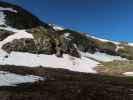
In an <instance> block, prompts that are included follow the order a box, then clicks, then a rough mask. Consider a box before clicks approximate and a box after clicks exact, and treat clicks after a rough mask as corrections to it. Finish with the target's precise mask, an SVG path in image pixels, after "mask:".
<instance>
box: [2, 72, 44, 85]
mask: <svg viewBox="0 0 133 100" xmlns="http://www.w3.org/2000/svg"><path fill="white" fill-rule="evenodd" d="M38 80H43V78H42V77H39V76H34V75H25V76H24V75H18V74H14V73H9V72H5V71H0V86H15V85H16V84H20V83H32V82H35V81H38Z"/></svg>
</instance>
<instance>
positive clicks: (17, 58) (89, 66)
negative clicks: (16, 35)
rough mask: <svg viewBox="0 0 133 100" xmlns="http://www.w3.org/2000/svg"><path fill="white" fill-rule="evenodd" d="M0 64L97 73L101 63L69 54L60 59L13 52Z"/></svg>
mask: <svg viewBox="0 0 133 100" xmlns="http://www.w3.org/2000/svg"><path fill="white" fill-rule="evenodd" d="M0 64H2V65H5V64H9V65H23V66H30V67H36V66H43V67H51V68H64V69H69V70H72V71H79V72H88V73H89V72H90V73H96V71H95V70H94V68H95V67H96V66H97V64H99V63H98V62H96V61H93V60H91V59H88V58H86V57H82V58H76V57H72V56H69V55H67V54H65V55H63V57H62V58H59V57H56V56H55V55H45V54H40V55H37V54H31V53H21V52H11V54H10V55H9V57H8V58H3V59H1V60H0Z"/></svg>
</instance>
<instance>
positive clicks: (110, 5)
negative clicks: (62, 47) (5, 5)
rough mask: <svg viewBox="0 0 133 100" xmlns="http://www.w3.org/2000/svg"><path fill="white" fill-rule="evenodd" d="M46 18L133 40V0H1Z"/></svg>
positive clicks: (102, 34) (115, 39) (111, 36)
mask: <svg viewBox="0 0 133 100" xmlns="http://www.w3.org/2000/svg"><path fill="white" fill-rule="evenodd" d="M0 1H6V2H10V3H14V4H18V5H20V6H22V7H23V8H25V9H27V10H28V11H30V12H32V13H33V14H35V15H36V16H38V17H39V18H40V19H41V20H42V21H44V22H48V23H53V24H57V25H60V26H64V27H66V28H71V29H74V30H78V31H81V32H86V33H90V34H92V35H94V36H97V37H100V38H105V39H109V40H114V41H128V42H133V0H0Z"/></svg>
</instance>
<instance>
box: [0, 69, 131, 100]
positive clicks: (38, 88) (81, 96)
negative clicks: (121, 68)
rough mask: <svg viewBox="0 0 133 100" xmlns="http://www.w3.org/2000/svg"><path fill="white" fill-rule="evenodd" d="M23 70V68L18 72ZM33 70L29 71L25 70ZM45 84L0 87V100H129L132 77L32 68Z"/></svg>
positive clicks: (41, 82)
mask: <svg viewBox="0 0 133 100" xmlns="http://www.w3.org/2000/svg"><path fill="white" fill-rule="evenodd" d="M10 67H11V66H10ZM22 70H24V69H22ZM28 70H30V72H31V70H33V69H28ZM34 70H36V72H38V73H43V74H45V75H46V76H47V79H46V80H45V81H40V82H36V83H34V84H22V85H19V86H17V87H0V100H7V99H3V98H4V97H5V98H8V100H133V95H132V94H133V91H132V88H133V78H132V77H127V78H126V77H125V78H123V77H112V76H102V75H96V74H84V73H78V72H71V71H68V70H62V69H49V68H41V70H40V71H42V72H40V71H39V68H35V69H34ZM33 72H34V71H33Z"/></svg>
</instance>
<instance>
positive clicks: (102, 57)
mask: <svg viewBox="0 0 133 100" xmlns="http://www.w3.org/2000/svg"><path fill="white" fill-rule="evenodd" d="M82 55H84V56H85V57H88V58H93V59H95V60H97V61H102V62H109V61H113V60H126V59H125V58H122V57H120V56H112V55H108V54H106V53H100V52H96V53H94V54H91V53H82Z"/></svg>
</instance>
